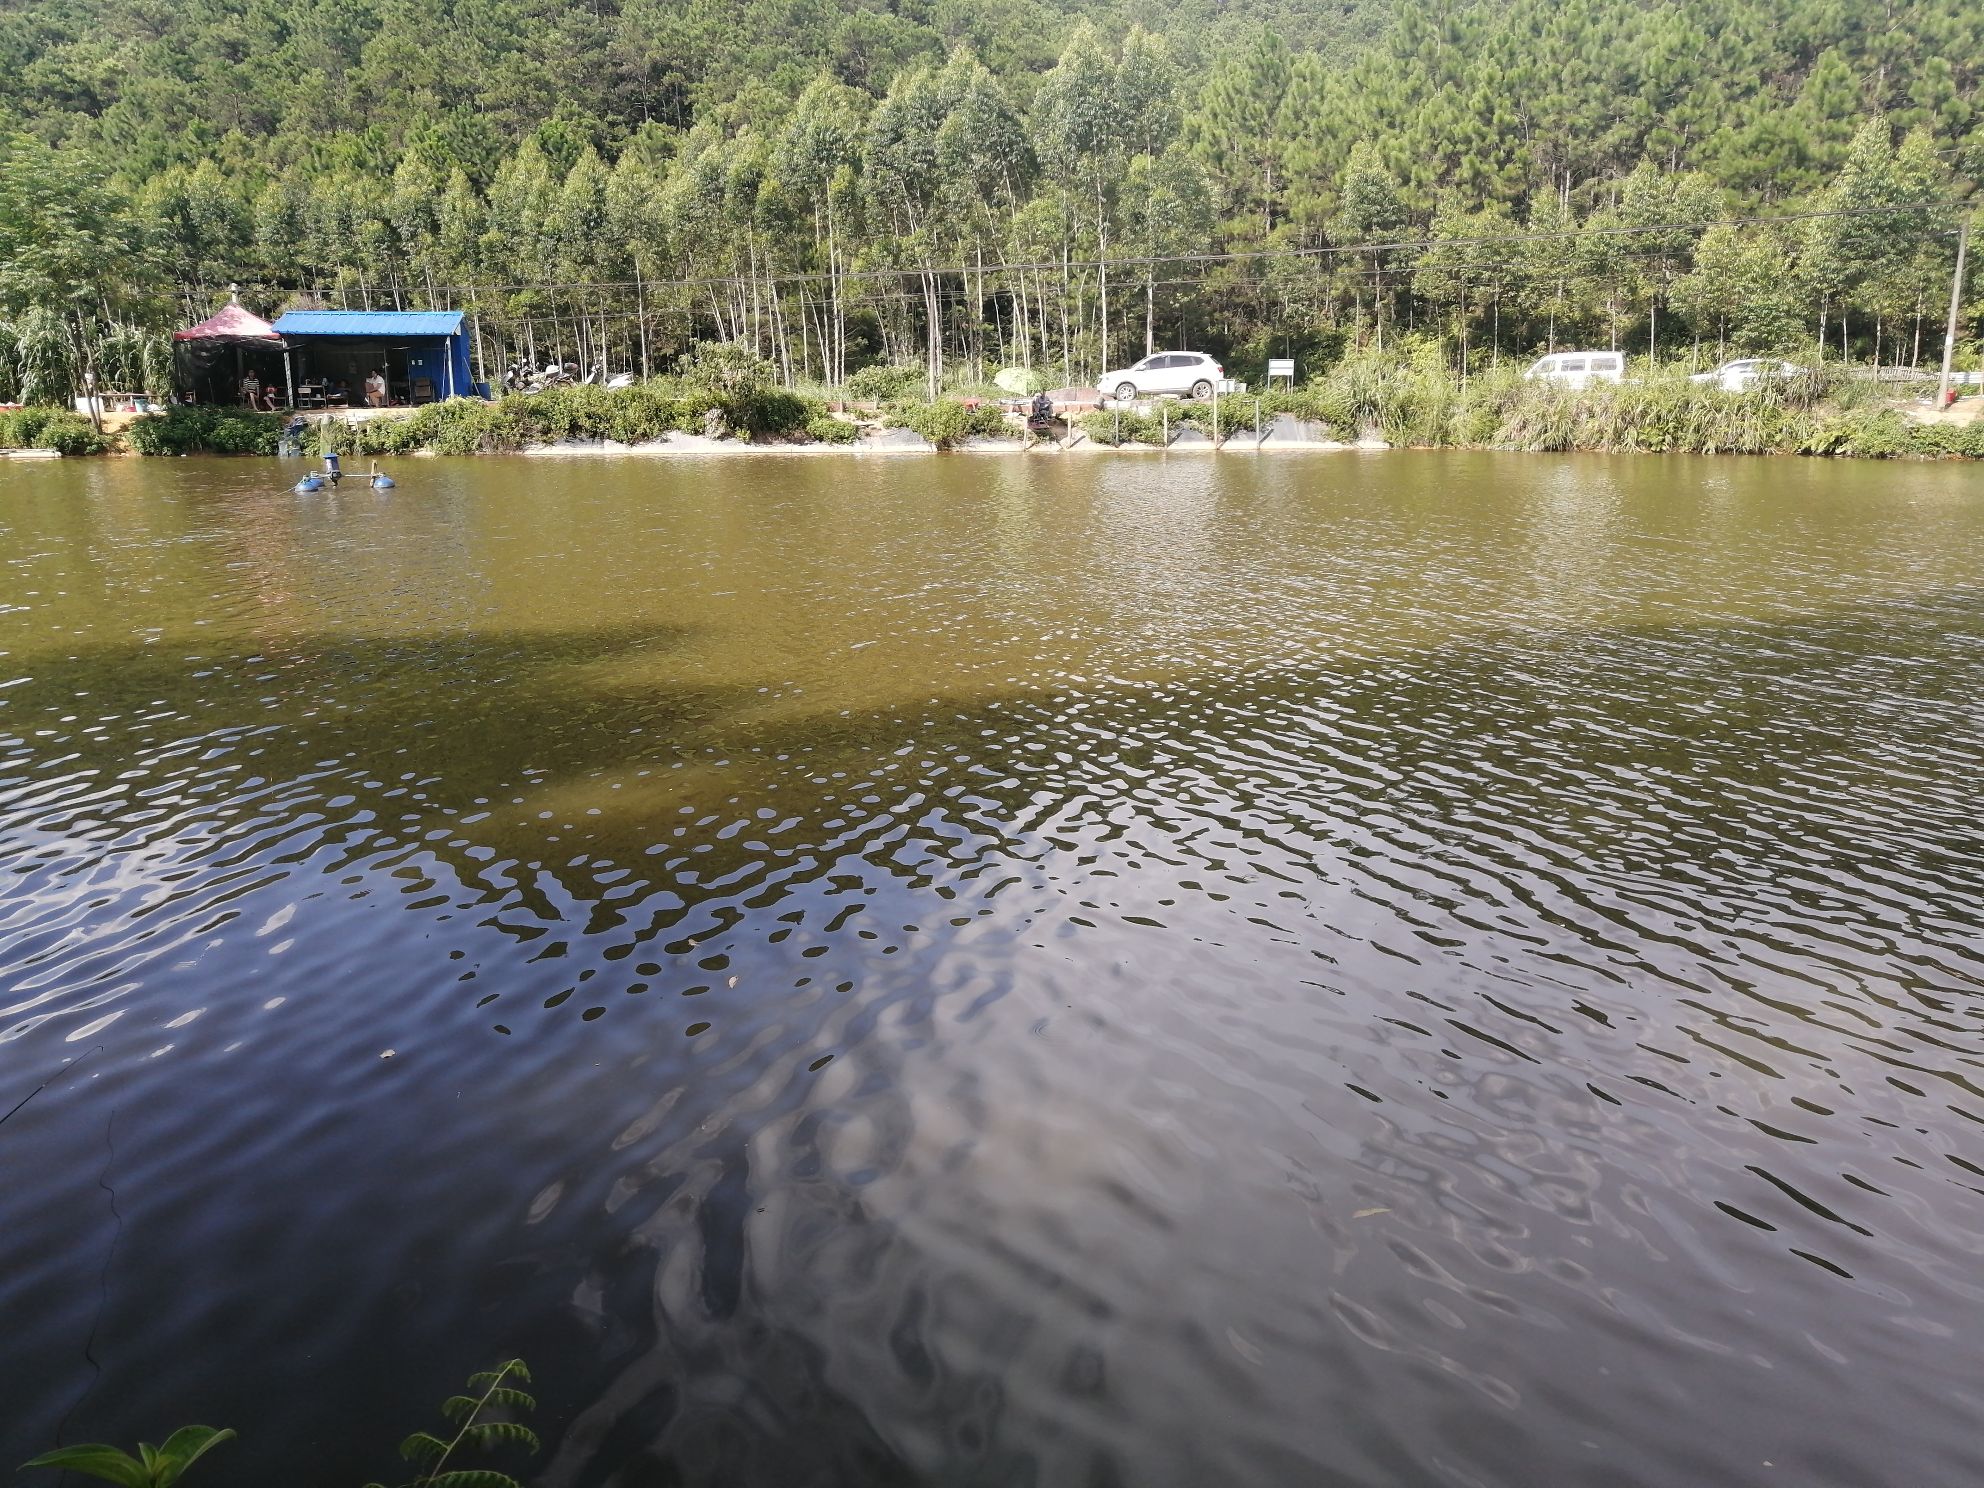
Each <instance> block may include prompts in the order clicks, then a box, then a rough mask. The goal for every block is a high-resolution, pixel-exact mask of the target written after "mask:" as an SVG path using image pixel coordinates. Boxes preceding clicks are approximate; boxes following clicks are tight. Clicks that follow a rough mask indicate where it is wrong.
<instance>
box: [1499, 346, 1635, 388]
mask: <svg viewBox="0 0 1984 1488" xmlns="http://www.w3.org/2000/svg"><path fill="white" fill-rule="evenodd" d="M1523 376H1524V377H1525V378H1528V379H1529V380H1530V381H1533V382H1554V383H1559V384H1561V385H1562V386H1564V387H1574V388H1581V387H1590V386H1591V385H1592V384H1593V383H1594V382H1624V381H1625V380H1626V354H1625V353H1624V352H1623V351H1559V352H1555V353H1553V354H1552V355H1550V356H1547V357H1544V358H1542V359H1541V360H1539V361H1538V362H1537V363H1536V364H1535V365H1534V366H1532V367H1531V368H1530V369H1529V370H1528V371H1527V372H1525V373H1523Z"/></svg>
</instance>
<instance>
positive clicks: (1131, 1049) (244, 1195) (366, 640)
mask: <svg viewBox="0 0 1984 1488" xmlns="http://www.w3.org/2000/svg"><path fill="white" fill-rule="evenodd" d="M394 473H395V474H396V475H397V476H398V477H399V479H400V488H399V489H398V490H397V491H395V492H391V493H380V494H374V493H372V492H370V491H362V490H353V489H349V488H347V489H345V490H343V491H341V492H338V493H336V494H332V495H327V496H320V497H298V496H294V495H290V494H286V493H284V492H282V491H280V490H278V489H275V488H276V487H278V486H279V485H280V484H281V483H282V482H283V481H284V480H285V479H288V478H293V476H288V477H286V476H284V475H283V474H282V473H281V470H280V469H279V467H277V466H276V465H275V464H274V463H273V462H269V461H231V462H230V461H200V460H180V461H171V462H166V461H148V462H138V461H118V462H78V461H68V462H63V463H62V464H61V465H59V466H42V467H35V468H15V469H7V468H4V467H0V882H4V884H5V892H4V895H3V896H0V1110H4V1109H6V1108H10V1107H13V1106H14V1105H15V1103H16V1102H18V1101H21V1100H23V1099H25V1100H26V1104H25V1105H23V1106H20V1107H19V1109H18V1110H16V1111H15V1112H14V1114H13V1115H12V1116H11V1117H9V1118H8V1119H6V1120H5V1122H4V1124H0V1178H3V1179H4V1181H0V1318H4V1320H5V1331H6V1347H5V1349H4V1350H0V1400H4V1401H5V1405H4V1407H0V1449H4V1451H3V1452H0V1464H4V1463H13V1462H17V1461H20V1460H22V1459H23V1458H25V1457H26V1456H28V1455H30V1454H32V1453H34V1452H36V1451H39V1450H42V1449H44V1448H46V1447H47V1446H50V1445H52V1444H53V1443H54V1442H55V1441H56V1440H57V1439H58V1437H59V1439H60V1440H63V1441H77V1440H91V1439H102V1438H110V1439H116V1440H121V1441H125V1442H127V1443H128V1442H130V1441H132V1440H134V1439H135V1438H136V1437H138V1436H139V1435H140V1434H142V1435H144V1436H145V1437H147V1438H148V1439H150V1440H154V1441H156V1440H158V1439H160V1436H161V1435H162V1434H163V1433H165V1432H167V1431H169V1430H170V1429H172V1428H173V1427H174V1426H176V1425H179V1424H182V1423H184V1422H187V1421H203V1422H207V1423H211V1424H215V1425H230V1426H234V1427H236V1428H238V1429H239V1430H240V1431H241V1432H242V1439H241V1440H240V1441H239V1442H237V1443H234V1444H232V1445H229V1446H227V1447H224V1448H222V1449H221V1452H220V1453H219V1454H218V1455H216V1456H215V1457H213V1458H211V1459H209V1461H208V1462H207V1463H204V1464H202V1466H201V1467H200V1468H199V1469H197V1471H196V1474H195V1476H194V1478H193V1479H191V1480H189V1481H191V1482H193V1483H195V1484H201V1483H204V1484H211V1485H213V1488H226V1485H227V1484H230V1483H241V1484H246V1483H255V1482H272V1481H284V1480H296V1479H298V1478H300V1479H302V1480H303V1481H306V1482H310V1483H325V1484H332V1485H340V1484H342V1485H356V1484H358V1483H360V1482H362V1481H364V1480H365V1479H367V1478H369V1477H381V1476H384V1475H392V1474H395V1473H397V1474H398V1475H399V1476H402V1477H403V1476H405V1472H404V1470H403V1469H398V1468H396V1465H395V1462H394V1460H393V1455H392V1454H393V1448H394V1445H395V1444H396V1443H397V1441H398V1439H399V1438H400V1437H401V1436H402V1435H404V1434H405V1433H407V1432H409V1431H412V1430H414V1429H416V1428H431V1427H433V1426H434V1425H435V1424H436V1421H437V1408H438V1406H439V1403H440V1401H441V1399H442V1398H443V1397H444V1396H445V1395H447V1394H448V1393H450V1391H451V1390H453V1389H454V1388H456V1386H457V1385H458V1383H459V1381H460V1380H461V1378H462V1377H463V1376H465V1375H466V1374H467V1373H469V1372H470V1371H471V1370H474V1369H479V1368H482V1367H484V1366H486V1365H487V1364H488V1363H490V1362H491V1361H492V1360H494V1359H497V1358H500V1357H502V1356H504V1355H506V1354H509V1353H519V1354H522V1355H523V1356H524V1357H525V1358H526V1359H527V1360H528V1361H529V1362H530V1364H531V1366H532V1368H533V1370H534V1372H535V1374H536V1377H537V1380H538V1393H539V1395H540V1397H541V1400H542V1408H541V1410H540V1411H539V1413H538V1416H537V1418H536V1424H537V1425H538V1426H539V1428H540V1429H541V1430H542V1431H543V1432H544V1434H545V1436H546V1449H545V1451H544V1452H543V1454H542V1455H541V1456H540V1457H539V1458H538V1459H536V1461H535V1462H534V1463H529V1462H525V1461H523V1460H521V1459H498V1461H499V1463H501V1464H505V1465H510V1466H512V1467H513V1468H514V1469H517V1470H526V1469H527V1470H528V1471H529V1472H530V1473H531V1474H533V1475H534V1476H536V1478H537V1479H538V1480H539V1481H540V1482H541V1483H543V1484H544V1485H547V1488H593V1485H604V1484H621V1485H629V1488H633V1485H660V1484H708V1485H743V1488H760V1485H763V1488H812V1485H818V1488H838V1485H848V1488H878V1485H894V1484H943V1485H952V1484H971V1485H978V1484H985V1485H994V1484H997V1485H1043V1488H1045V1485H1082V1488H1103V1485H1124V1488H1146V1485H1178V1488H1202V1485H1208V1484H1221V1485H1227V1484H1231V1485H1241V1484H1247V1485H1254V1484H1299V1485H1329V1484H1359V1485H1363V1484H1369V1485H1385V1488H1402V1485H1419V1484H1440V1485H1510V1488H1529V1485H1540V1484H1549V1485H1565V1484H1591V1485H1607V1488H1615V1485H1648V1488H1700V1485H1703V1484H1709V1483H1713V1484H1716V1485H1718V1488H1727V1485H1749V1484H1759V1485H1761V1484H1784V1485H1801V1488H1802V1485H1813V1484H1837V1485H1853V1488H1869V1485H1894V1488H1929V1485H1944V1484H1960V1483H1975V1482H1978V1481H1984V1434H1980V1432H1979V1430H1978V1423H1979V1422H1980V1420H1984V1330H1980V1329H1979V1328H1978V1326H1977V1322H1978V1319H1979V1318H1980V1317H1984V1125H1980V1123H1984V1092H1981V1091H1980V1083H1981V1082H1984V786H1980V769H1981V768H1984V578H1980V560H1981V559H1984V470H1980V469H1979V468H1977V467H1971V466H1941V465H1906V466H1902V465H1895V466H1886V465H1873V464H1849V463H1825V462H1818V461H1797V460H1788V459H1782V460H1752V461H1731V460H1723V461H1717V460H1694V459H1680V458H1650V457H1641V458H1630V457H1628V458H1620V459H1606V458H1549V457H1535V456H1496V455H1477V454H1433V453H1403V452H1402V453H1396V454H1375V455H1300V456H1296V455H1290V456H1279V457H1265V456H1262V457H1254V456H1231V457H1228V456H1222V457H1220V458H1218V459H1210V458H1206V457H1196V458H1188V457H1180V456H1173V457H1169V458H1166V457H1159V456H1147V457H1140V458H1132V457H1122V458H1115V459H1081V458H1077V457H1074V456H1069V457H1061V458H1056V457H1051V456H1050V457H1027V458H1017V457H992V456H952V457H932V456H906V457H900V458H861V459H854V458H838V457H821V458H791V459H763V460H728V461H705V460H659V459H657V460H620V461H611V460H593V459H576V460H531V459H508V460H505V459H488V460H482V461H442V460H431V461H430V460H407V461H401V462H398V463H397V464H396V465H395V466H394ZM6 1453H11V1454H12V1455H11V1456H9V1455H4V1454H6ZM49 1481H51V1482H52V1479H51V1480H49Z"/></svg>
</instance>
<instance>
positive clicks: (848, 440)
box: [806, 408, 861, 444]
mask: <svg viewBox="0 0 1984 1488" xmlns="http://www.w3.org/2000/svg"><path fill="white" fill-rule="evenodd" d="M806 432H807V433H808V434H810V435H812V437H813V438H814V439H816V440H818V441H819V442H820V443H821V444H852V443H854V441H855V440H856V439H858V438H860V437H861V431H860V430H859V429H858V428H856V427H855V426H854V425H853V424H850V423H849V422H848V421H847V420H846V419H844V418H836V417H835V416H834V415H833V414H831V413H828V412H827V411H826V410H825V409H824V408H822V409H820V410H819V411H818V412H816V413H814V414H812V415H811V416H809V417H808V418H807V420H806Z"/></svg>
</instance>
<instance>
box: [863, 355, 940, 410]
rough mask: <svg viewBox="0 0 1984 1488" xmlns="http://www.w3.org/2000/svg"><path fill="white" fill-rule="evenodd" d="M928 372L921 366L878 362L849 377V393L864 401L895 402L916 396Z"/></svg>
mask: <svg viewBox="0 0 1984 1488" xmlns="http://www.w3.org/2000/svg"><path fill="white" fill-rule="evenodd" d="M927 376H928V374H927V373H926V372H925V371H924V370H923V368H921V367H891V366H887V365H884V364H882V363H877V364H876V365H875V366H872V367H863V368H862V369H861V370H860V371H859V372H856V373H853V374H852V375H851V376H849V378H848V379H847V395H848V397H850V398H858V399H860V400H861V401H862V402H864V403H895V402H900V401H901V400H902V399H905V398H911V397H914V396H915V395H916V394H917V393H918V392H919V391H920V390H921V389H922V387H923V383H924V379H925V378H926V377H927Z"/></svg>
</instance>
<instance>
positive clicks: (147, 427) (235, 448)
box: [125, 404, 287, 455]
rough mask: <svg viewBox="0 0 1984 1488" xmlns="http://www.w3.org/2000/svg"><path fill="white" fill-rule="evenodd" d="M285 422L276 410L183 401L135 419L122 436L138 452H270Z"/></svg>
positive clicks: (235, 453) (191, 453) (186, 453)
mask: <svg viewBox="0 0 1984 1488" xmlns="http://www.w3.org/2000/svg"><path fill="white" fill-rule="evenodd" d="M286 422H287V420H286V419H285V418H284V416H283V415H282V414H279V413H256V412H254V411H252V410H250V409H246V408H215V407H210V406H207V405H204V404H203V405H198V406H194V407H186V406H183V405H182V406H175V407H173V408H169V409H167V410H166V411H165V412H164V413H160V414H153V415H151V416H150V417H147V418H141V419H139V420H137V422H135V423H133V424H132V425H131V427H130V429H129V430H128V431H127V432H126V435H125V437H126V438H127V439H129V440H130V442H131V447H132V448H133V449H135V450H137V452H138V453H139V454H141V455H197V454H214V455H273V454H274V453H275V452H276V442H277V441H278V440H279V439H281V437H282V429H283V425H284V424H285V423H286Z"/></svg>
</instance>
